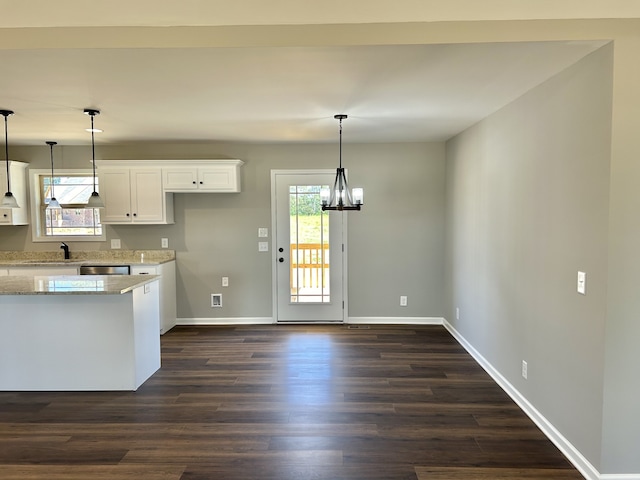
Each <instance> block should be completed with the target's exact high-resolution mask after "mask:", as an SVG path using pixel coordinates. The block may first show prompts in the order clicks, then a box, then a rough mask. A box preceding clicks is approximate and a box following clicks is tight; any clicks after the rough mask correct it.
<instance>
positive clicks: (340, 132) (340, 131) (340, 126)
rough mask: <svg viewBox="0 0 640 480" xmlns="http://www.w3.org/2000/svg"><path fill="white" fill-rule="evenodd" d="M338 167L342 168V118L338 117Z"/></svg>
mask: <svg viewBox="0 0 640 480" xmlns="http://www.w3.org/2000/svg"><path fill="white" fill-rule="evenodd" d="M340 168H342V118H340Z"/></svg>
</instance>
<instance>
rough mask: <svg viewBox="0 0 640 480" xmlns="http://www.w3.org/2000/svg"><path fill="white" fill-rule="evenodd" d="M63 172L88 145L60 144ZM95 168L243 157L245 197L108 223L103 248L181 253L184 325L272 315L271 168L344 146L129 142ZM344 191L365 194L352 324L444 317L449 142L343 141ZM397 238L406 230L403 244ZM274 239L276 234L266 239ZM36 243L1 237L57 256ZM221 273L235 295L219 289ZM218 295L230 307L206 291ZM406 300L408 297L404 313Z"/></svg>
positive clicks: (302, 162)
mask: <svg viewBox="0 0 640 480" xmlns="http://www.w3.org/2000/svg"><path fill="white" fill-rule="evenodd" d="M11 156H12V157H13V158H15V159H16V160H17V159H20V160H23V161H27V162H29V163H30V166H31V167H32V168H48V165H49V164H48V162H49V152H48V147H47V146H46V145H43V147H21V148H12V155H11ZM55 158H56V165H57V166H56V168H60V169H62V168H74V167H82V168H89V167H90V164H89V163H88V161H87V159H88V158H90V150H89V149H88V148H86V147H59V148H57V150H56V153H55ZM96 158H98V159H141V160H145V159H172V158H173V159H175V158H177V159H189V158H239V159H241V160H243V161H245V165H244V166H243V167H242V184H243V185H242V187H243V191H242V193H240V194H174V206H175V222H176V223H175V225H166V226H162V225H159V226H110V227H107V237H108V239H107V240H110V239H112V238H120V239H121V240H122V248H124V249H142V248H149V249H156V248H160V239H161V238H162V237H168V238H169V244H170V248H172V249H175V250H176V255H177V275H178V316H179V317H181V318H213V317H222V318H237V317H245V318H255V317H271V315H272V306H271V303H272V301H271V298H272V296H271V295H272V294H271V255H270V254H264V253H258V251H257V242H258V237H257V229H258V227H269V228H270V230H271V210H270V208H271V207H270V201H271V199H270V196H271V184H270V181H271V180H270V172H271V169H313V168H331V169H334V168H335V167H336V166H337V161H338V158H337V146H336V145H335V144H325V145H233V144H186V145H185V144H180V145H173V144H172V145H157V144H144V145H123V146H104V145H103V146H100V145H98V146H97V148H96ZM343 159H344V164H345V166H346V167H347V168H348V169H349V182H350V184H351V185H354V186H362V187H364V189H365V203H366V204H365V207H364V209H363V210H362V211H361V212H352V213H348V214H347V215H349V221H348V239H349V246H350V250H349V257H348V260H349V265H348V268H349V315H350V316H352V317H442V316H443V313H444V303H443V287H442V275H443V258H442V252H443V241H444V143H437V144H377V145H351V144H348V143H347V144H345V145H344V149H343ZM398 232H402V234H401V235H399V234H398ZM270 233H271V232H270ZM109 244H110V242H109V241H107V242H106V243H95V242H85V243H82V242H75V243H71V244H70V246H71V248H72V250H73V249H107V248H109V247H108V245H109ZM57 248H58V245H57V244H51V243H46V244H42V243H39V244H34V243H32V242H31V234H30V230H29V228H28V227H5V228H1V229H0V249H2V250H22V249H26V250H56V249H57ZM222 276H228V277H229V279H230V286H229V287H228V288H224V289H223V288H222V287H221V286H220V281H221V277H222ZM211 293H223V295H224V299H223V308H221V309H212V308H211V307H210V294H211ZM400 295H407V296H408V297H409V305H408V306H407V307H400V306H399V297H400Z"/></svg>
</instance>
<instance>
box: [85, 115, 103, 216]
mask: <svg viewBox="0 0 640 480" xmlns="http://www.w3.org/2000/svg"><path fill="white" fill-rule="evenodd" d="M84 113H85V114H86V115H89V116H90V117H91V163H92V164H93V192H92V193H91V197H89V201H88V202H87V207H89V208H102V207H104V202H103V201H102V199H101V198H100V195H99V194H98V192H97V191H96V143H95V139H94V138H93V134H94V133H95V127H94V126H93V117H95V116H96V115H100V110H94V109H93V108H85V109H84Z"/></svg>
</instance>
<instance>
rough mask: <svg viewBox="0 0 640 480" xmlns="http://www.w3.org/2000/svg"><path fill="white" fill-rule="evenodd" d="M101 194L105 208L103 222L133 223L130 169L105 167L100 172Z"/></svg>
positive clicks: (101, 215)
mask: <svg viewBox="0 0 640 480" xmlns="http://www.w3.org/2000/svg"><path fill="white" fill-rule="evenodd" d="M100 196H101V197H102V201H103V202H104V209H103V211H102V212H101V213H100V220H101V222H102V223H131V220H132V216H131V186H130V181H129V169H128V168H122V169H104V170H103V171H101V172H100Z"/></svg>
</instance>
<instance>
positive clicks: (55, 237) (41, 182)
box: [31, 170, 105, 242]
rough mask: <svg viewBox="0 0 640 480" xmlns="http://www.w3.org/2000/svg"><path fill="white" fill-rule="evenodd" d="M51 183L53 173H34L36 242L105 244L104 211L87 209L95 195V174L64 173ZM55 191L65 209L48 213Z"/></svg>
mask: <svg viewBox="0 0 640 480" xmlns="http://www.w3.org/2000/svg"><path fill="white" fill-rule="evenodd" d="M51 180H52V178H51V173H50V172H48V173H47V172H46V171H44V170H42V171H32V178H31V192H32V199H31V201H32V203H31V204H32V205H33V206H34V208H32V209H31V211H32V220H33V228H32V232H33V241H34V242H47V241H62V240H75V241H83V240H84V241H87V240H89V241H96V240H104V239H105V235H104V228H103V227H102V225H101V223H100V210H99V209H93V208H87V207H86V205H87V201H88V200H89V197H90V196H91V192H93V176H92V174H91V172H83V171H64V172H59V174H58V175H56V176H55V177H53V183H52V181H51ZM96 181H97V179H96ZM52 187H53V194H54V196H55V197H56V199H57V200H58V202H60V205H61V206H62V209H54V210H47V205H48V204H49V200H50V199H51V190H52ZM97 188H98V186H97V184H96V189H97Z"/></svg>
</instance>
